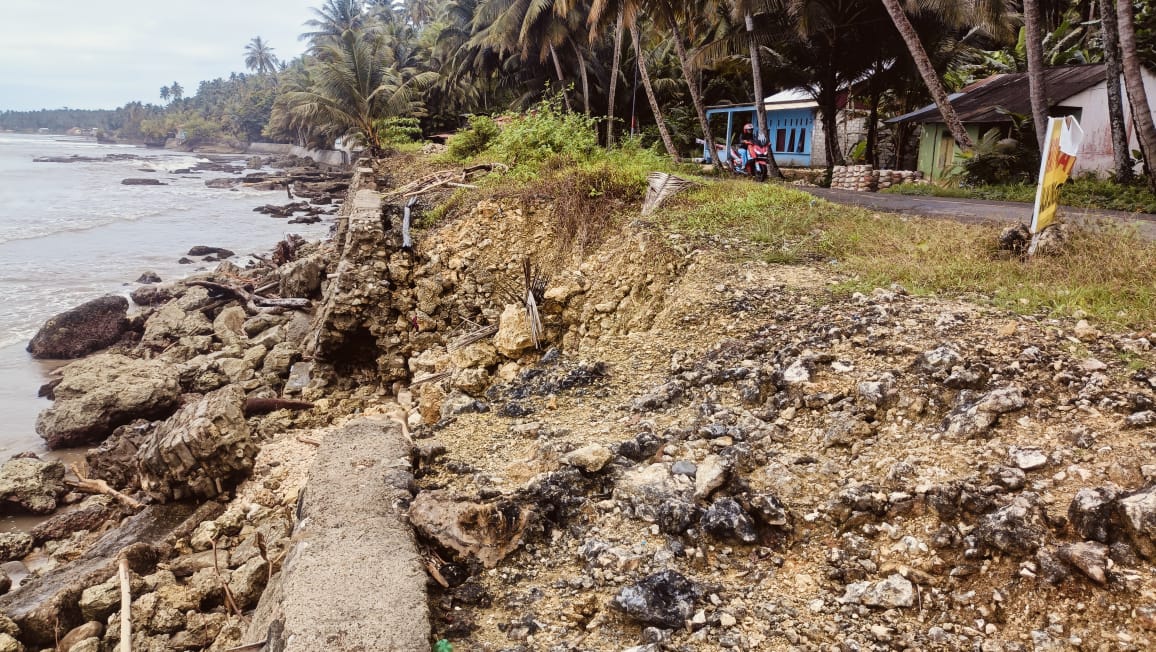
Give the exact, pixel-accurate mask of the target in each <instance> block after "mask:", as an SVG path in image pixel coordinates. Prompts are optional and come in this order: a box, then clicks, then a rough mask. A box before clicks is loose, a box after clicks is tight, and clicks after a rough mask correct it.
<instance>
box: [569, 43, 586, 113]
mask: <svg viewBox="0 0 1156 652" xmlns="http://www.w3.org/2000/svg"><path fill="white" fill-rule="evenodd" d="M570 47H572V48H574V56H575V58H577V59H578V79H580V80H582V110H583V111H584V112H585V113H586V115H590V79H589V78H588V77H587V76H586V59H585V58H584V57H583V56H582V51H581V50H579V49H578V44H577V43H575V42H574V39H570Z"/></svg>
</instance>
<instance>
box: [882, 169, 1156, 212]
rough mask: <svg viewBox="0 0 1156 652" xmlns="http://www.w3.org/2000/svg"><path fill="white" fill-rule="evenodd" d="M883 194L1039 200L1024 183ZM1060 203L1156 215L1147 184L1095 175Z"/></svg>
mask: <svg viewBox="0 0 1156 652" xmlns="http://www.w3.org/2000/svg"><path fill="white" fill-rule="evenodd" d="M882 192H886V193H891V194H896V195H912V196H919V197H955V198H966V199H992V200H996V201H1014V202H1025V203H1032V202H1034V201H1035V200H1036V187H1035V186H1034V185H1028V184H1024V183H1013V184H1002V185H987V186H953V185H939V184H935V183H919V184H902V185H898V186H892V187H890V188H888V189H886V190H883V191H882ZM1060 203H1062V204H1063V205H1065V206H1071V207H1073V208H1097V209H1105V210H1117V211H1128V212H1132V213H1137V212H1138V213H1156V196H1153V195H1152V193H1150V192H1148V189H1147V188H1146V187H1145V186H1144V185H1143V184H1141V183H1134V184H1130V185H1123V186H1122V185H1119V184H1117V183H1114V182H1112V181H1109V180H1107V179H1099V178H1096V177H1094V176H1083V177H1078V178H1075V179H1072V180H1071V181H1069V182H1067V183H1065V184H1064V185H1063V186H1062V187H1061V188H1060Z"/></svg>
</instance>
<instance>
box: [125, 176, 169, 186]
mask: <svg viewBox="0 0 1156 652" xmlns="http://www.w3.org/2000/svg"><path fill="white" fill-rule="evenodd" d="M120 183H121V185H123V186H167V185H169V184H167V183H161V180H160V179H140V178H133V179H122V180H121V182H120Z"/></svg>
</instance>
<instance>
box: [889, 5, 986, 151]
mask: <svg viewBox="0 0 1156 652" xmlns="http://www.w3.org/2000/svg"><path fill="white" fill-rule="evenodd" d="M883 6H884V7H886V8H887V13H888V14H890V15H891V22H893V23H895V28H896V29H897V30H899V35H900V36H902V37H903V42H904V43H906V44H907V50H908V51H909V52H910V53H911V58H912V59H915V67H916V68H918V69H919V76H920V77H922V78H923V83H924V84H925V85H926V86H927V90H928V91H930V92H931V97H932V99H934V100H935V105H936V106H938V107H939V113H940V115H942V116H943V122H944V123H945V124H946V125H947V129H948V131H950V132H951V136H952V137H953V138H955V142H956V143H958V144H959V146H960V147H961V148H962V149H964V150H971V149H974V148H975V143H973V142H972V141H971V136H969V135H967V130H966V129H964V128H963V123H962V122H960V121H959V116H958V115H956V114H955V109H953V108H952V107H951V102H949V101H948V100H947V89H945V88H944V87H943V82H941V81H940V80H939V75H937V74H936V73H935V67H934V66H932V65H931V59H929V58H928V56H927V51H926V50H924V49H923V44H922V43H920V42H919V35H918V34H916V33H915V28H914V27H912V25H911V21H910V20H907V14H905V13H903V8H902V7H900V6H899V0H883Z"/></svg>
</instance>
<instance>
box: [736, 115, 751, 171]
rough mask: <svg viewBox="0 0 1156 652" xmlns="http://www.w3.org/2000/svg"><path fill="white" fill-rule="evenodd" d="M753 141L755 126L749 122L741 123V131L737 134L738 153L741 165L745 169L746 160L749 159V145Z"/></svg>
mask: <svg viewBox="0 0 1156 652" xmlns="http://www.w3.org/2000/svg"><path fill="white" fill-rule="evenodd" d="M754 142H755V126H754V125H753V124H751V123H749V122H748V123H746V124H745V125H743V133H742V135H740V136H739V155H740V156H741V157H742V167H743V169H746V167H747V161H749V160H750V159H751V145H752V144H753V143H754Z"/></svg>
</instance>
